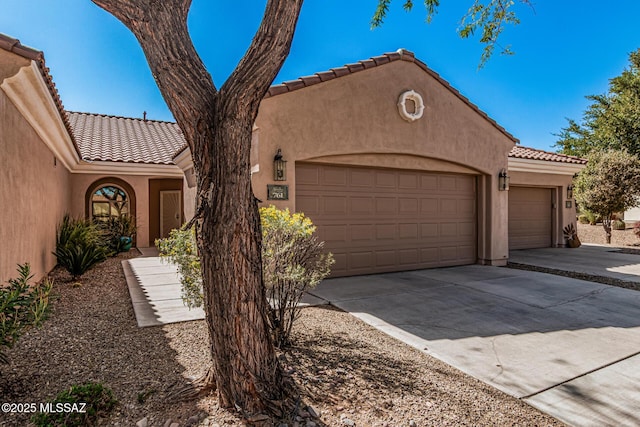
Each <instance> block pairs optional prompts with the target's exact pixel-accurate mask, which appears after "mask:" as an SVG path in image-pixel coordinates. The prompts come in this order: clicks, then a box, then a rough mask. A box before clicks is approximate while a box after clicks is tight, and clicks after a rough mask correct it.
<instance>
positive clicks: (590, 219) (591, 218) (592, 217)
mask: <svg viewBox="0 0 640 427" xmlns="http://www.w3.org/2000/svg"><path fill="white" fill-rule="evenodd" d="M600 221H602V219H601V218H600V215H598V214H596V213H593V212H591V211H588V210H586V209H582V210H581V211H580V215H578V222H579V223H580V224H590V225H596V224H597V223H598V222H600Z"/></svg>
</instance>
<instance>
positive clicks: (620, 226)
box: [611, 219, 627, 230]
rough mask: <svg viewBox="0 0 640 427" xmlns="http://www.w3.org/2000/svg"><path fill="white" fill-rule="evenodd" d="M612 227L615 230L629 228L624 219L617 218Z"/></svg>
mask: <svg viewBox="0 0 640 427" xmlns="http://www.w3.org/2000/svg"><path fill="white" fill-rule="evenodd" d="M611 227H612V228H613V229H614V230H624V229H626V228H627V225H626V224H625V223H624V221H623V220H621V219H616V220H615V221H613V224H611Z"/></svg>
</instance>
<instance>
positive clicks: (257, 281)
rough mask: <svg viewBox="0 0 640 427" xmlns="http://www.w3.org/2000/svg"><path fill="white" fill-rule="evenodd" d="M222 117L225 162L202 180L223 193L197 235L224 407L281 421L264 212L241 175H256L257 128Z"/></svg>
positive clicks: (217, 146)
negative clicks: (264, 259)
mask: <svg viewBox="0 0 640 427" xmlns="http://www.w3.org/2000/svg"><path fill="white" fill-rule="evenodd" d="M218 111H224V110H222V109H218ZM218 116H219V117H214V123H212V124H210V126H211V132H212V134H213V135H214V140H213V144H212V145H213V147H214V149H213V151H214V152H215V153H216V158H217V159H218V160H217V162H216V163H215V164H213V163H209V164H208V165H209V167H208V168H207V167H204V168H203V169H201V170H200V171H199V174H200V175H201V176H202V175H206V176H209V177H210V181H211V182H214V183H223V185H219V186H216V187H214V189H213V191H212V192H211V196H210V197H211V202H210V204H208V207H206V208H205V209H203V211H202V216H201V218H202V220H201V221H200V223H199V226H198V228H197V236H198V250H199V253H200V259H201V263H202V273H203V285H204V286H203V288H204V301H205V310H206V318H207V325H208V328H209V334H210V337H211V352H212V354H213V355H214V357H213V360H214V366H213V368H214V372H215V378H216V383H217V386H218V395H219V399H220V403H221V405H223V406H224V407H229V408H232V407H234V406H236V405H237V406H238V407H240V408H242V409H243V411H244V412H245V415H248V416H249V415H254V414H256V413H269V414H273V415H277V416H281V415H282V414H283V410H284V407H283V406H284V405H286V402H285V401H287V400H288V399H287V391H286V390H287V387H285V384H284V382H283V376H282V371H281V368H280V365H279V363H278V361H277V359H276V355H275V351H274V348H273V345H272V341H271V337H270V332H269V328H268V323H267V318H266V307H267V300H266V295H265V290H264V286H263V284H262V263H261V249H260V248H261V246H260V245H261V235H262V234H261V231H260V217H259V213H258V205H257V200H256V199H255V197H254V195H253V192H252V189H251V175H250V174H248V173H244V174H236V173H234V171H236V170H238V169H241V170H248V169H249V168H248V164H249V158H250V156H249V152H250V139H251V127H252V125H253V121H252V120H251V119H250V118H246V120H244V122H245V123H244V125H243V126H241V127H238V126H237V124H238V121H237V120H234V121H232V122H230V121H228V120H226V119H225V118H224V117H223V116H224V114H222V113H218ZM247 139H248V140H247ZM214 165H215V167H214ZM207 181H208V180H207Z"/></svg>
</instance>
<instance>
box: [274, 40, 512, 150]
mask: <svg viewBox="0 0 640 427" xmlns="http://www.w3.org/2000/svg"><path fill="white" fill-rule="evenodd" d="M395 61H407V62H412V63H414V64H416V65H418V66H419V67H420V68H422V69H423V70H424V71H425V72H426V73H427V74H429V75H430V76H432V77H433V78H435V79H436V80H437V81H438V82H439V83H440V84H442V85H443V86H444V87H446V88H447V89H449V90H450V91H451V92H452V93H453V94H454V95H455V96H457V97H458V98H459V99H460V100H461V101H462V102H464V103H465V104H467V105H468V106H469V107H471V108H472V109H473V110H475V111H476V112H477V113H478V114H480V115H481V116H482V117H484V118H485V120H487V121H489V122H490V123H491V124H492V125H493V126H494V127H495V128H496V129H498V130H499V131H500V132H502V133H503V134H505V135H506V136H507V137H508V138H510V139H511V140H513V141H514V142H518V139H517V138H515V137H514V136H513V135H511V134H510V133H509V132H507V130H506V129H505V128H503V127H502V126H500V125H499V124H498V123H497V122H496V121H495V120H493V119H492V118H491V117H489V116H488V115H487V114H486V113H485V112H484V111H482V110H480V108H478V106H476V105H475V104H473V103H472V102H471V101H469V99H467V98H466V97H465V96H463V95H462V94H461V93H460V92H458V91H457V90H456V89H455V88H453V87H452V86H451V85H450V84H449V83H448V82H447V81H446V80H444V79H443V78H442V77H440V75H439V74H438V73H436V72H435V71H433V70H432V69H430V68H429V67H427V65H426V64H425V63H424V62H422V61H420V60H419V59H416V57H415V55H414V54H413V52H410V51H408V50H406V49H399V50H398V51H397V52H389V53H385V54H383V55H380V56H374V57H373V58H369V59H366V60H364V61H359V62H355V63H352V64H346V65H344V66H342V67H338V68H332V69H331V70H330V71H322V72H319V73H315V75H314V77H300V78H299V79H297V80H290V81H287V82H284V83H281V84H278V85H273V86H271V87H270V88H269V91H268V92H267V94H266V95H265V99H267V98H270V97H272V96H276V95H281V94H283V93H288V92H293V91H294V90H298V89H302V88H304V87H308V86H312V85H315V84H318V83H322V82H326V81H329V80H333V79H337V78H339V77H342V76H346V75H350V74H354V73H357V72H360V71H364V70H368V69H370V68H373V67H379V66H381V65H384V64H388V63H391V62H395Z"/></svg>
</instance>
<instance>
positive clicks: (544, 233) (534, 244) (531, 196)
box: [509, 187, 551, 249]
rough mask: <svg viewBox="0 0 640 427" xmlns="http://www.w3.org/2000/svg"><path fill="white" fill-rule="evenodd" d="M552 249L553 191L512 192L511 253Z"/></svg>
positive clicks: (519, 189) (525, 189)
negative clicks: (516, 250)
mask: <svg viewBox="0 0 640 427" xmlns="http://www.w3.org/2000/svg"><path fill="white" fill-rule="evenodd" d="M549 246H551V189H550V188H533V187H511V188H510V189H509V249H533V248H548V247H549Z"/></svg>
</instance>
